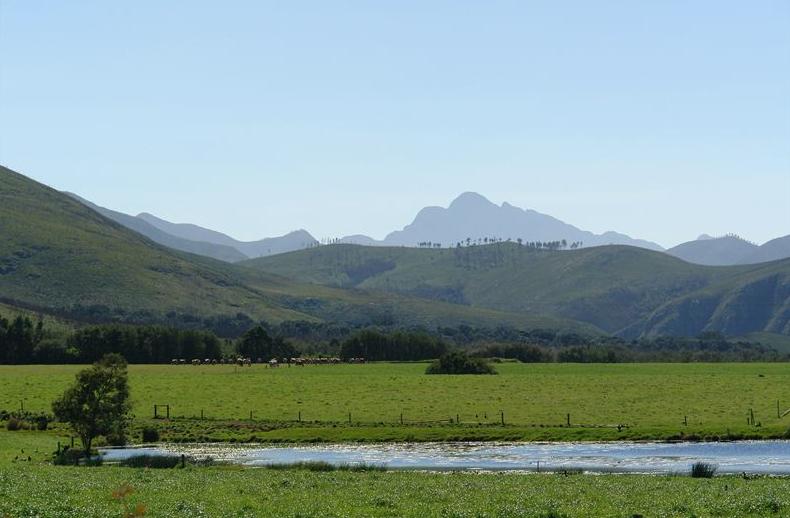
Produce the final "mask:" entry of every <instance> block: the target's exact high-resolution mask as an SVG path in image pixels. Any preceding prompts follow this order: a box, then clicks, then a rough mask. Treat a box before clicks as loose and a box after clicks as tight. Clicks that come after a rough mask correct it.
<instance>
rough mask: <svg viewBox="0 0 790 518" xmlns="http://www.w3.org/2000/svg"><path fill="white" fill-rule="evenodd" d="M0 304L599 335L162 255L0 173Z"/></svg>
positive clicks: (530, 318)
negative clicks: (546, 329)
mask: <svg viewBox="0 0 790 518" xmlns="http://www.w3.org/2000/svg"><path fill="white" fill-rule="evenodd" d="M0 301H8V302H13V303H14V304H15V305H17V306H18V307H27V308H35V309H36V310H50V311H52V312H59V313H68V312H69V310H73V308H75V307H80V306H81V307H87V306H94V305H100V306H106V307H108V308H112V309H113V310H115V311H116V312H117V311H118V310H120V311H122V312H124V313H125V314H127V315H135V316H136V317H138V319H139V320H145V319H148V318H151V319H154V318H155V317H156V316H157V315H163V314H167V313H169V312H173V311H176V312H182V313H185V314H190V315H200V316H214V315H236V314H237V313H239V312H242V313H245V314H246V315H249V316H250V317H251V318H253V319H255V320H259V319H264V320H267V321H269V322H280V321H283V320H311V321H320V320H331V321H334V322H340V323H358V324H371V323H386V324H397V325H425V326H436V325H458V324H462V323H466V324H472V325H491V326H493V325H498V324H501V323H504V324H508V325H513V326H518V327H536V326H537V327H555V328H574V329H585V330H592V331H594V329H593V328H592V327H591V326H585V325H581V324H578V323H574V322H570V321H565V320H562V319H556V318H550V317H549V318H543V317H541V316H539V315H537V316H535V315H523V314H512V313H505V312H501V311H495V310H491V309H485V308H482V309H481V308H471V307H466V306H461V305H454V304H448V303H436V302H433V301H427V300H424V299H419V298H413V297H408V296H393V295H392V294H386V293H376V292H367V291H362V290H356V289H354V290H344V289H336V288H332V287H324V286H316V285H309V284H300V283H297V282H294V281H291V280H288V279H285V278H283V277H279V276H277V275H272V274H269V273H265V272H257V271H254V270H251V269H249V268H243V267H238V266H234V265H232V264H228V263H223V262H221V261H217V260H213V259H209V258H205V257H200V256H197V255H192V254H186V253H182V252H177V251H174V250H171V249H169V248H166V247H164V246H161V245H159V244H157V243H155V242H153V241H151V240H149V239H148V238H146V237H144V236H143V235H141V234H138V233H136V232H133V231H132V230H129V229H127V228H126V227H124V226H122V225H120V224H118V223H116V222H114V221H112V220H110V219H108V218H105V217H104V216H102V215H101V214H99V213H97V212H95V211H94V210H92V209H90V208H89V207H87V206H85V205H83V204H82V203H80V202H78V201H76V200H74V199H72V198H71V197H69V196H67V195H65V194H63V193H60V192H58V191H56V190H54V189H51V188H49V187H46V186H44V185H41V184H39V183H37V182H34V181H32V180H30V179H28V178H26V177H25V176H23V175H20V174H18V173H15V172H13V171H11V170H9V169H7V168H3V167H2V166H0Z"/></svg>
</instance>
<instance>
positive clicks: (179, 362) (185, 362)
mask: <svg viewBox="0 0 790 518" xmlns="http://www.w3.org/2000/svg"><path fill="white" fill-rule="evenodd" d="M178 364H179V365H186V364H187V361H186V360H185V359H183V358H181V359H180V360H178Z"/></svg>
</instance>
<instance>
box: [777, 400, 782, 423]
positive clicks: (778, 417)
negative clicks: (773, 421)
mask: <svg viewBox="0 0 790 518" xmlns="http://www.w3.org/2000/svg"><path fill="white" fill-rule="evenodd" d="M781 417H782V415H781V414H780V413H779V400H778V399H777V400H776V418H777V419H780V418H781Z"/></svg>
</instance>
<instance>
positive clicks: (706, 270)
mask: <svg viewBox="0 0 790 518" xmlns="http://www.w3.org/2000/svg"><path fill="white" fill-rule="evenodd" d="M242 265H245V266H247V267H250V268H254V269H256V270H258V271H266V272H270V273H275V274H278V275H282V276H286V277H290V278H293V279H295V280H299V281H303V282H312V283H318V284H323V285H328V286H342V287H356V288H365V289H376V290H386V291H390V292H396V293H401V294H406V295H410V296H419V297H424V298H429V299H433V300H444V301H450V302H454V303H458V304H467V305H470V306H472V307H480V308H490V309H495V310H498V311H506V312H515V313H526V314H536V315H549V316H555V317H560V318H569V319H573V320H578V321H583V322H587V323H589V324H592V325H594V326H596V327H599V328H601V329H603V330H605V331H607V332H611V333H620V334H622V335H624V336H630V337H636V336H643V335H644V336H651V335H656V334H683V335H694V334H697V333H699V332H701V331H704V330H718V331H722V332H725V333H727V334H731V335H743V334H747V333H752V332H759V331H769V332H773V333H778V334H790V260H784V261H777V262H774V263H766V264H762V265H749V266H730V267H707V266H700V265H694V264H689V263H686V262H684V261H681V260H679V259H676V258H673V257H670V256H668V255H666V254H663V253H659V252H652V251H649V250H645V249H641V248H635V247H628V246H603V247H594V248H584V249H580V250H572V251H546V250H535V249H530V248H527V247H522V246H519V245H517V244H515V243H498V244H494V245H487V246H472V247H463V248H452V249H418V248H385V247H360V246H354V245H333V246H326V247H319V248H314V249H310V250H303V251H299V252H293V253H290V254H283V255H279V256H274V257H266V258H260V259H254V260H250V261H245V262H243V263H242Z"/></svg>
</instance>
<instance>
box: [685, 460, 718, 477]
mask: <svg viewBox="0 0 790 518" xmlns="http://www.w3.org/2000/svg"><path fill="white" fill-rule="evenodd" d="M716 469H717V467H716V465H715V464H710V463H708V462H695V463H694V464H692V465H691V476H692V478H713V475H715V474H716Z"/></svg>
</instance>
